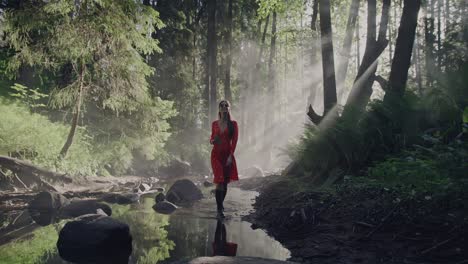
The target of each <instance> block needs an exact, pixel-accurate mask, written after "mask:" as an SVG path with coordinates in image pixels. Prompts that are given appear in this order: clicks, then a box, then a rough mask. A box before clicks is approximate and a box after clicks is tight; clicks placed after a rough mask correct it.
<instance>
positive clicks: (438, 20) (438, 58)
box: [437, 0, 443, 72]
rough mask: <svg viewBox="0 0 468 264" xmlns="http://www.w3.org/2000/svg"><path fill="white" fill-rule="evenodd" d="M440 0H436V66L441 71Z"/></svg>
mask: <svg viewBox="0 0 468 264" xmlns="http://www.w3.org/2000/svg"><path fill="white" fill-rule="evenodd" d="M442 1H443V0H437V67H438V69H439V72H441V71H442V56H443V54H442V37H441V34H442Z"/></svg>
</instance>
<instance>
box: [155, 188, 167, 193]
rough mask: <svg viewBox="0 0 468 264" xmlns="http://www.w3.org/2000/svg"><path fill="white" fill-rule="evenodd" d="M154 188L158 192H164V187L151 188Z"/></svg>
mask: <svg viewBox="0 0 468 264" xmlns="http://www.w3.org/2000/svg"><path fill="white" fill-rule="evenodd" d="M153 189H154V190H156V191H158V192H164V191H165V190H166V189H164V187H156V188H153Z"/></svg>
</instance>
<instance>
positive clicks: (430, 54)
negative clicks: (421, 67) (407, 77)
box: [423, 0, 435, 87]
mask: <svg viewBox="0 0 468 264" xmlns="http://www.w3.org/2000/svg"><path fill="white" fill-rule="evenodd" d="M434 1H435V0H427V1H426V3H425V5H424V6H423V7H424V9H425V10H424V14H425V17H424V41H425V44H426V45H425V48H424V53H425V64H426V68H425V70H426V85H427V86H428V87H431V86H432V83H433V81H434V74H435V67H434V64H435V63H434V42H435V36H434Z"/></svg>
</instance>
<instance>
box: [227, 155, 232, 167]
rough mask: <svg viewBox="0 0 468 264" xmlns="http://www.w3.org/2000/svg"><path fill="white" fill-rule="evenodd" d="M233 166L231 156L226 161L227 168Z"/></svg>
mask: <svg viewBox="0 0 468 264" xmlns="http://www.w3.org/2000/svg"><path fill="white" fill-rule="evenodd" d="M231 164H232V155H229V157H228V159H227V161H226V166H231Z"/></svg>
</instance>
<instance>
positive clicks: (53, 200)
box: [28, 192, 70, 212]
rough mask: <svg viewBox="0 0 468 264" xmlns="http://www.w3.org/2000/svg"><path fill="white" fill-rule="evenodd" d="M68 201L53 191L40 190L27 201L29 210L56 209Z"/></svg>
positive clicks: (43, 210)
mask: <svg viewBox="0 0 468 264" xmlns="http://www.w3.org/2000/svg"><path fill="white" fill-rule="evenodd" d="M69 203H70V201H69V200H68V199H67V198H65V196H63V195H61V194H59V193H55V192H40V193H38V194H37V195H36V196H35V197H34V199H33V200H32V201H31V202H29V205H28V209H29V210H30V211H41V212H45V211H57V210H59V209H60V208H62V207H64V206H66V205H68V204H69Z"/></svg>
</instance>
